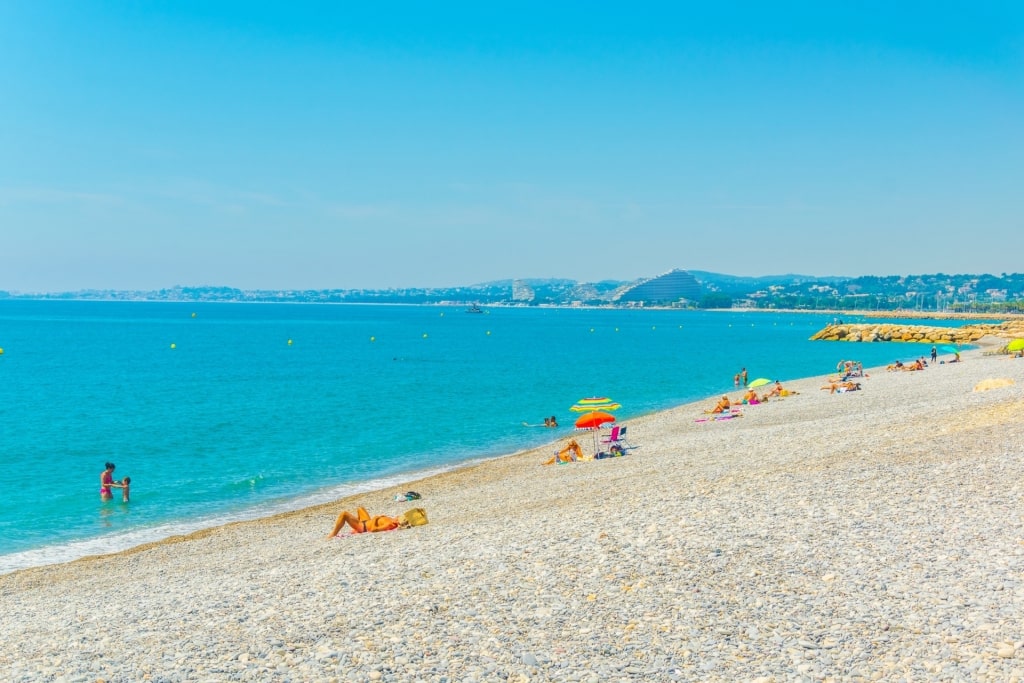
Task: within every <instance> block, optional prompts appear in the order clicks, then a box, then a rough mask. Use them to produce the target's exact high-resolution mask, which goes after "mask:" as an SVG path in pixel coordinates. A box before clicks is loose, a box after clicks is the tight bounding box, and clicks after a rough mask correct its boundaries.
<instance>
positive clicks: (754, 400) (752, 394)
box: [743, 389, 761, 406]
mask: <svg viewBox="0 0 1024 683" xmlns="http://www.w3.org/2000/svg"><path fill="white" fill-rule="evenodd" d="M743 402H744V403H746V404H747V405H748V406H756V405H757V404H758V403H760V402H761V399H760V398H758V396H757V392H756V391H754V390H753V389H747V393H745V394H743Z"/></svg>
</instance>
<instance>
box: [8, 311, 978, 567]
mask: <svg viewBox="0 0 1024 683" xmlns="http://www.w3.org/2000/svg"><path fill="white" fill-rule="evenodd" d="M834 319H835V316H834V315H832V314H825V313H776V312H761V311H689V310H646V309H644V310H619V309H615V310H610V309H587V308H538V307H529V308H526V307H523V308H515V307H495V308H486V307H484V308H483V309H482V312H479V313H471V312H468V309H467V308H466V307H464V306H440V305H430V306H400V305H355V304H237V303H165V302H160V303H157V302H132V301H102V302H98V301H72V300H28V299H5V300H0V349H2V353H0V388H2V399H3V400H2V405H0V464H2V467H3V471H4V472H5V476H6V479H7V482H8V483H7V488H6V491H5V492H4V494H3V495H2V496H0V573H8V572H11V571H15V570H18V569H23V568H27V567H33V566H40V565H46V564H52V563H58V562H65V561H69V560H73V559H76V558H80V557H83V556H86V555H95V554H104V553H111V552H116V551H119V550H124V549H127V548H130V547H133V546H136V545H139V544H142V543H146V542H150V541H155V540H159V539H163V538H167V537H170V536H173V535H177V534H185V533H189V532H192V531H196V530H199V529H203V528H208V527H212V526H217V525H220V524H224V523H228V522H232V521H238V520H246V519H254V518H258V517H265V516H269V515H272V514H275V513H279V512H284V511H288V510H294V509H299V508H302V507H306V506H309V505H313V504H317V503H322V502H328V501H332V500H336V499H338V498H339V497H342V496H346V495H350V494H354V493H358V492H364V491H369V490H379V489H382V488H386V487H389V486H392V485H399V484H404V483H408V482H411V481H413V480H415V479H417V478H419V477H421V476H423V475H426V474H431V473H436V472H441V471H445V470H449V469H453V468H457V467H460V466H465V465H467V464H470V463H475V462H479V461H482V460H486V459H490V458H496V457H500V456H502V455H507V454H510V453H515V452H518V451H522V450H525V449H530V448H534V447H538V446H541V445H544V444H548V443H551V442H553V441H557V440H564V439H567V438H570V437H573V436H574V435H576V434H575V433H574V429H573V420H574V418H575V417H577V416H576V415H575V414H574V413H572V412H570V410H569V409H570V406H572V405H573V404H574V403H575V402H576V401H578V400H579V399H581V398H587V397H595V396H601V397H608V398H611V399H613V400H614V401H616V402H618V403H619V404H621V406H622V407H621V408H620V409H619V410H618V411H616V417H617V419H618V421H619V422H620V423H624V424H627V425H628V421H629V420H630V419H631V418H634V417H637V416H640V415H644V414H648V413H651V412H655V411H659V410H663V409H667V408H670V407H672V406H676V405H679V404H681V403H685V402H690V401H696V400H701V399H705V398H708V400H709V405H710V401H711V400H712V399H711V398H709V397H713V396H715V395H718V394H721V393H723V392H734V389H735V388H734V386H733V377H734V375H736V373H738V372H740V370H741V368H744V367H745V368H746V369H747V371H748V376H749V378H750V379H751V380H754V379H756V378H766V379H770V380H775V379H780V380H782V381H783V382H785V381H786V380H789V379H795V378H800V377H809V376H817V375H824V374H827V373H830V372H834V371H835V368H836V364H837V363H838V362H839V361H842V360H858V361H860V362H862V363H863V364H864V366H865V367H873V366H878V365H884V364H887V363H891V362H892V361H894V360H896V359H900V360H909V359H912V358H917V357H918V356H920V355H924V354H926V353H927V352H928V351H929V349H926V348H924V347H923V346H915V345H910V344H898V343H874V344H846V343H838V342H821V341H815V342H812V341H809V340H808V338H809V337H810V336H811V335H812V334H813V333H814V332H816V331H817V330H819V329H821V328H822V327H824V326H825V325H826V324H828V323H830V322H833V321H834ZM867 320H870V318H867V317H858V318H849V317H848V318H847V319H846V322H863V321H867ZM888 322H894V321H892V320H889V321H888ZM896 322H899V321H896ZM907 322H912V321H907ZM943 324H949V325H950V326H955V325H957V324H958V323H956V322H954V321H948V322H945V323H943ZM550 416H555V417H556V418H557V420H558V423H559V427H557V428H555V429H548V428H545V427H543V426H542V425H543V422H544V418H545V417H550ZM534 425H538V426H534ZM634 440H635V439H634ZM107 461H110V462H113V463H115V464H116V466H117V469H116V470H115V472H114V476H115V478H117V479H120V478H122V477H124V476H129V477H131V482H132V483H131V489H130V491H131V500H130V502H128V503H124V502H121V495H120V491H119V490H117V489H115V499H114V501H112V502H101V501H100V497H99V477H100V473H101V471H102V470H103V467H104V463H105V462H107ZM330 521H331V520H329V519H326V518H325V520H324V529H325V531H326V530H327V529H328V527H329V526H330Z"/></svg>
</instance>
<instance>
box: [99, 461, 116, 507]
mask: <svg viewBox="0 0 1024 683" xmlns="http://www.w3.org/2000/svg"><path fill="white" fill-rule="evenodd" d="M103 467H104V469H103V471H102V472H100V500H102V501H103V502H104V503H105V502H107V501H108V500H113V499H114V492H113V491H111V487H112V486H113V485H114V467H116V465H114V463H112V462H108V463H104V466H103Z"/></svg>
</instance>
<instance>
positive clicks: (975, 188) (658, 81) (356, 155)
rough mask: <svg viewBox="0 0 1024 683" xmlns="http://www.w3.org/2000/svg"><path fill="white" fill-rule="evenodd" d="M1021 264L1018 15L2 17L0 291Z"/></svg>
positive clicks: (492, 10)
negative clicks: (677, 270) (674, 270)
mask: <svg viewBox="0 0 1024 683" xmlns="http://www.w3.org/2000/svg"><path fill="white" fill-rule="evenodd" d="M1022 255H1024V3H1021V2H1016V1H1012V2H960V3H954V2H941V1H934V0H933V1H930V2H888V1H886V2H845V3H840V2H820V1H815V2H805V3H785V2H782V3H765V2H758V3H663V4H658V3H643V2H629V3H600V2H597V3H595V2H586V3H584V2H580V3H552V2H542V3H535V4H534V3H526V2H519V3H504V2H479V1H476V2H471V3H455V2H451V3H431V2H408V3H368V2H361V3H356V2H346V1H343V0H333V1H331V2H318V3H299V2H294V3H276V4H275V5H274V6H271V7H267V6H263V5H262V4H261V3H252V2H206V1H203V2H189V1H180V2H102V1H99V2H72V1H70V0H69V1H67V2H49V1H47V0H39V1H26V2H5V3H2V4H0V289H6V290H12V291H22V292H32V291H59V290H74V289H82V288H117V289H150V288H160V287H169V286H173V285H177V284H180V285H197V286H198V285H225V286H237V287H243V288H336V287H337V288H353V287H370V288H379V287H405V286H447V285H456V284H468V283H475V282H484V281H489V280H497V279H504V278H510V277H524V278H530V277H568V278H573V279H578V280H585V281H593V280H601V279H621V280H628V279H633V278H636V277H641V276H649V275H655V274H658V273H661V272H664V271H666V270H669V269H671V268H673V267H681V268H691V269H699V270H712V271H718V272H724V273H733V274H740V275H764V274H779V273H787V272H795V273H805V274H812V275H860V274H910V273H934V272H946V273H968V272H977V273H981V272H991V273H996V274H998V273H1000V272H1020V271H1022V270H1024V256H1022Z"/></svg>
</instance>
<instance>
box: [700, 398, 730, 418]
mask: <svg viewBox="0 0 1024 683" xmlns="http://www.w3.org/2000/svg"><path fill="white" fill-rule="evenodd" d="M731 405H732V402H731V401H729V397H728V396H723V397H722V398H721V399H720V400H719V401H718V403H716V404H715V407H714V408H712V409H711V410H706V411H704V412H706V413H711V414H718V413H725V412H728V410H729V406H731Z"/></svg>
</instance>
